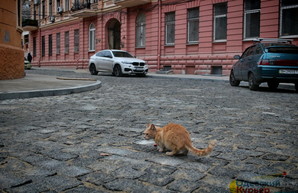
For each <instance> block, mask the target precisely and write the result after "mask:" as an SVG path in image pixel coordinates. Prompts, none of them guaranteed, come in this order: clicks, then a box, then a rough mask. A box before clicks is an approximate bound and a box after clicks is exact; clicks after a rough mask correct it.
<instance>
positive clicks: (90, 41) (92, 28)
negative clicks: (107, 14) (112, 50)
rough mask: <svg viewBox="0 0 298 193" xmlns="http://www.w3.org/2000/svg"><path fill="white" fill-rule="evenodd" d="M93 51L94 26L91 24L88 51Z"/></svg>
mask: <svg viewBox="0 0 298 193" xmlns="http://www.w3.org/2000/svg"><path fill="white" fill-rule="evenodd" d="M94 50H95V26H94V24H93V23H91V24H90V26H89V51H94Z"/></svg>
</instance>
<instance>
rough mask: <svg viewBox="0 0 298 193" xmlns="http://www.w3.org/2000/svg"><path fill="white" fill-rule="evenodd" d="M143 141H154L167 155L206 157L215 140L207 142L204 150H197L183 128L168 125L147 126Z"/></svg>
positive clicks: (177, 125)
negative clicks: (190, 153) (190, 154)
mask: <svg viewBox="0 0 298 193" xmlns="http://www.w3.org/2000/svg"><path fill="white" fill-rule="evenodd" d="M144 137H145V139H147V140H149V139H154V141H155V143H156V144H157V145H158V146H159V151H160V152H164V151H166V150H171V152H166V154H167V155H169V156H172V155H177V154H183V155H187V154H188V151H190V152H192V153H194V154H196V155H198V156H205V155H208V154H209V153H210V152H211V151H212V150H213V148H214V147H215V144H216V140H212V141H210V142H209V145H208V147H207V148H205V149H197V148H195V147H193V145H192V142H191V139H190V135H189V133H188V131H187V130H186V128H185V127H183V126H182V125H179V124H174V123H169V124H168V125H166V126H164V127H156V126H155V125H154V124H149V125H148V127H147V128H146V130H145V131H144Z"/></svg>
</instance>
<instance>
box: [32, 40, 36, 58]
mask: <svg viewBox="0 0 298 193" xmlns="http://www.w3.org/2000/svg"><path fill="white" fill-rule="evenodd" d="M33 57H36V37H33Z"/></svg>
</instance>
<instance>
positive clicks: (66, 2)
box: [65, 0, 69, 11]
mask: <svg viewBox="0 0 298 193" xmlns="http://www.w3.org/2000/svg"><path fill="white" fill-rule="evenodd" d="M65 11H69V0H65Z"/></svg>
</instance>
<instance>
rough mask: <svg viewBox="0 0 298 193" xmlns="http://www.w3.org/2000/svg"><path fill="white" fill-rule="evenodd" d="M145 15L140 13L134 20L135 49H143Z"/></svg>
mask: <svg viewBox="0 0 298 193" xmlns="http://www.w3.org/2000/svg"><path fill="white" fill-rule="evenodd" d="M145 35H146V15H145V14H144V13H141V14H139V15H138V17H137V19H136V47H139V48H140V47H145V40H146V38H145Z"/></svg>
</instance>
